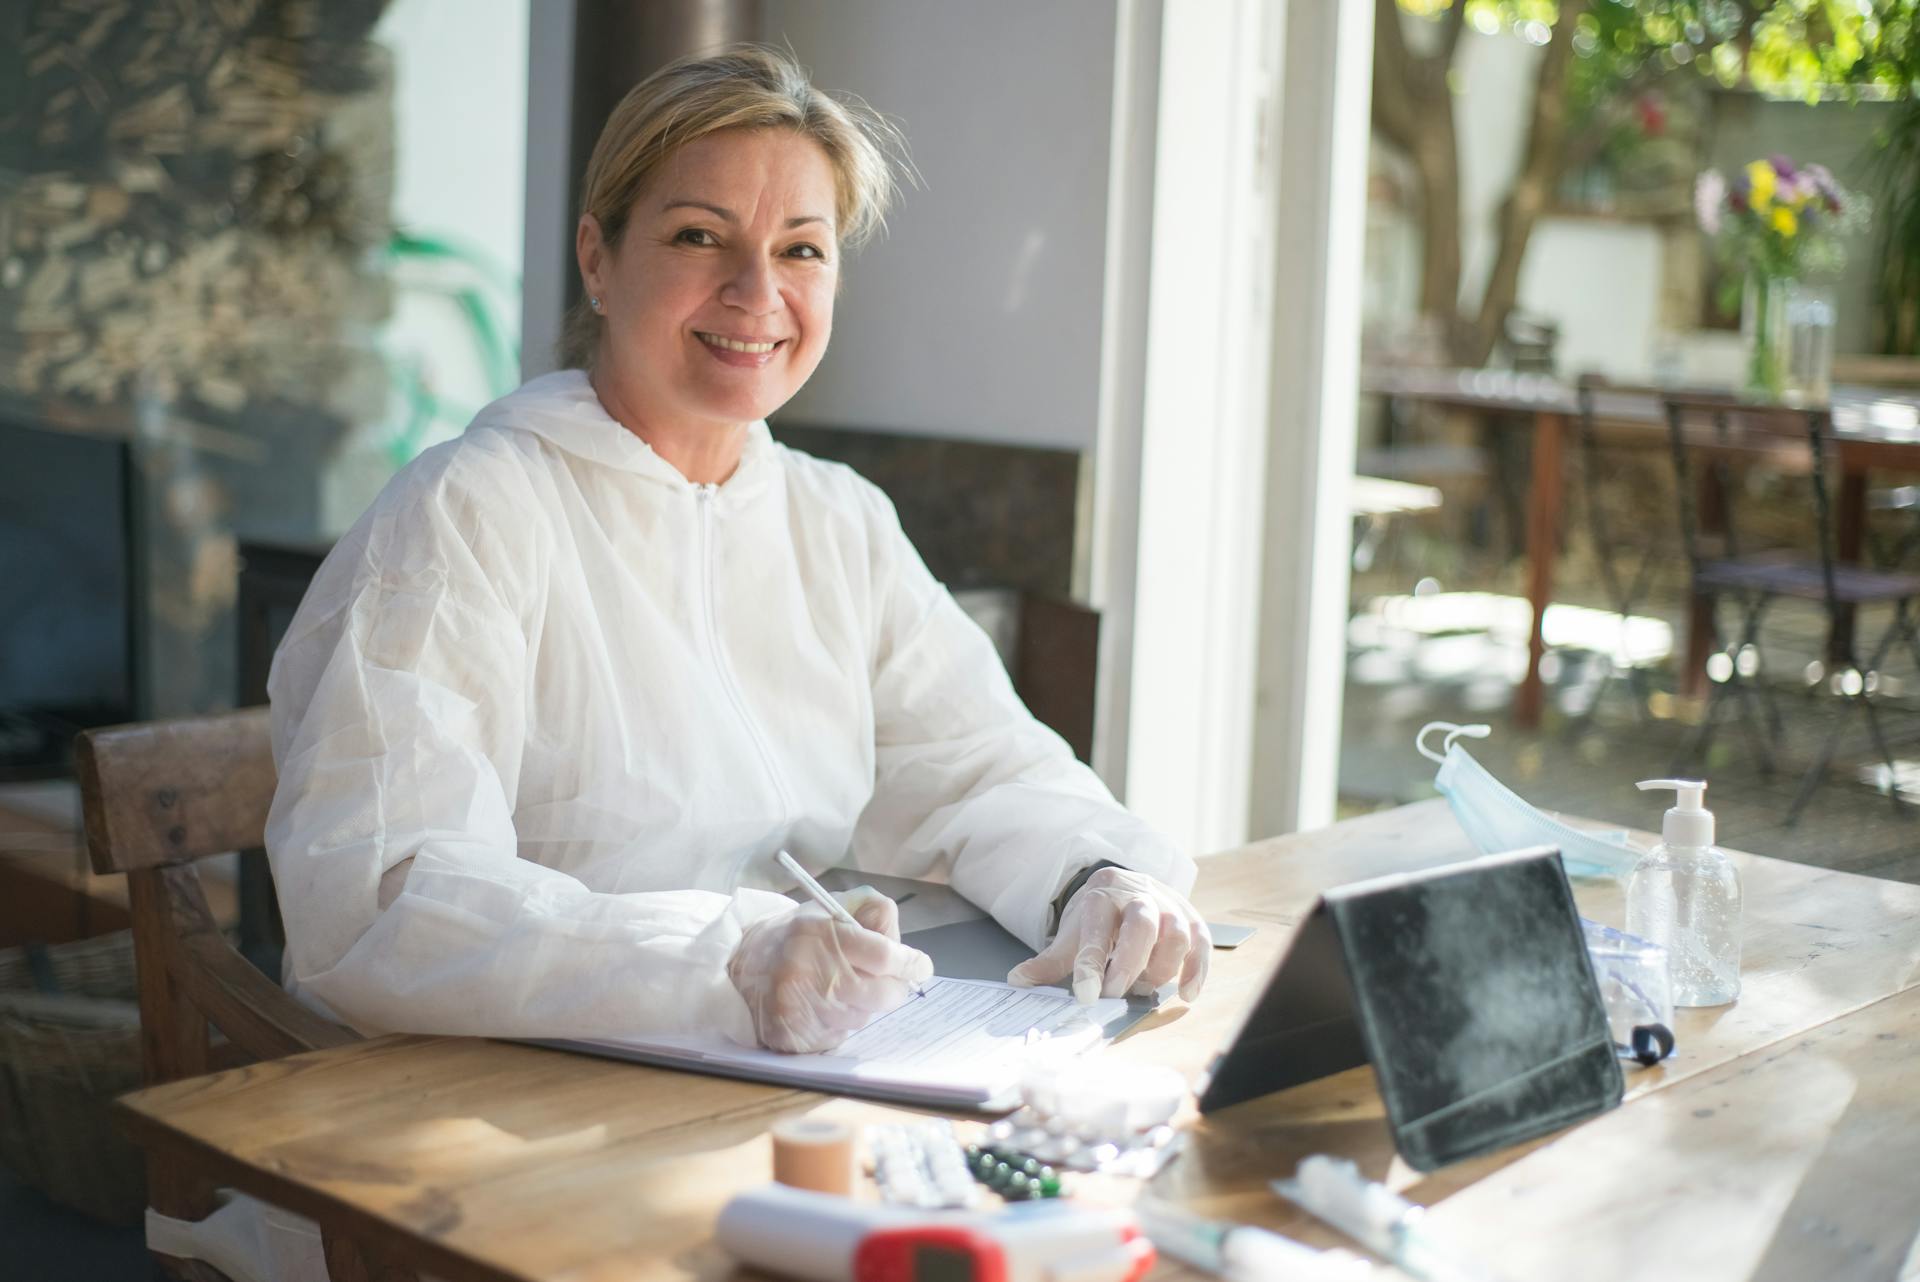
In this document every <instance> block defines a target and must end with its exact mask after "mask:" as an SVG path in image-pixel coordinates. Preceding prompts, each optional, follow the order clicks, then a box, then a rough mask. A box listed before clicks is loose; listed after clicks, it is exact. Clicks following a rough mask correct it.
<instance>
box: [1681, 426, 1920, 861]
mask: <svg viewBox="0 0 1920 1282" xmlns="http://www.w3.org/2000/svg"><path fill="white" fill-rule="evenodd" d="M1664 400H1665V406H1666V417H1667V428H1668V437H1669V441H1670V444H1671V447H1672V451H1673V465H1674V476H1675V480H1676V485H1677V489H1678V493H1679V507H1680V531H1681V539H1682V542H1683V544H1684V546H1685V548H1686V553H1687V562H1688V565H1689V568H1690V570H1691V577H1692V581H1693V587H1694V591H1695V593H1696V594H1699V595H1702V596H1705V597H1706V598H1707V599H1708V601H1709V602H1710V618H1711V620H1712V625H1713V629H1714V635H1715V637H1716V638H1719V637H1723V636H1726V635H1728V634H1727V632H1726V631H1725V630H1723V629H1722V627H1721V625H1720V610H1719V606H1720V602H1721V601H1722V600H1723V599H1726V598H1732V599H1733V601H1734V602H1735V603H1736V605H1737V607H1738V609H1739V612H1740V615H1739V626H1738V639H1737V640H1735V641H1733V642H1732V643H1731V644H1729V645H1726V646H1723V647H1722V649H1721V653H1723V654H1725V655H1726V656H1727V658H1728V660H1729V662H1730V667H1729V670H1728V672H1727V674H1726V677H1725V679H1724V680H1710V681H1709V684H1708V703H1707V709H1706V712H1705V714H1704V715H1703V716H1702V718H1701V722H1700V726H1699V729H1698V730H1697V731H1696V732H1695V734H1694V736H1693V738H1692V741H1691V742H1690V743H1689V744H1688V745H1687V746H1686V747H1685V748H1683V749H1682V751H1681V753H1680V756H1679V757H1678V758H1676V759H1675V761H1674V763H1673V771H1674V773H1675V774H1678V773H1680V772H1681V771H1682V770H1684V769H1686V768H1687V767H1688V766H1689V765H1691V764H1692V763H1693V762H1695V761H1697V760H1699V759H1700V757H1701V756H1702V754H1704V753H1705V752H1706V750H1707V748H1708V747H1709V746H1710V745H1711V743H1712V741H1713V737H1714V734H1715V731H1716V729H1717V727H1718V723H1719V720H1720V718H1721V714H1722V712H1723V711H1724V709H1725V707H1726V705H1727V703H1728V701H1729V699H1733V700H1736V701H1737V702H1738V703H1739V705H1740V712H1741V716H1742V718H1743V720H1744V721H1745V722H1746V723H1747V724H1748V725H1749V726H1751V727H1753V728H1754V730H1755V731H1756V733H1755V735H1754V736H1753V743H1754V746H1755V748H1756V750H1757V752H1758V754H1759V757H1760V766H1761V770H1762V772H1763V773H1765V774H1768V775H1771V774H1772V773H1773V770H1774V754H1775V751H1776V750H1777V749H1778V747H1779V744H1780V740H1781V736H1782V733H1783V728H1782V727H1783V723H1782V719H1781V716H1780V711H1779V707H1778V705H1777V703H1776V702H1775V700H1774V697H1773V693H1772V691H1771V690H1770V689H1769V688H1768V686H1767V684H1766V681H1765V676H1766V672H1765V665H1764V660H1763V657H1762V652H1761V649H1760V644H1759V640H1760V627H1761V624H1762V622H1763V621H1764V619H1765V617H1766V614H1767V611H1768V609H1769V608H1770V607H1771V606H1772V605H1773V603H1774V602H1775V601H1777V600H1778V599H1780V598H1781V597H1783V596H1791V597H1796V598H1799V599H1804V600H1817V601H1819V602H1820V603H1821V604H1822V606H1823V607H1824V609H1825V611H1826V615H1827V620H1828V624H1829V635H1830V636H1831V635H1832V632H1833V628H1832V625H1833V623H1834V621H1835V620H1836V619H1837V618H1838V617H1839V613H1840V610H1841V608H1842V605H1843V602H1842V599H1841V596H1842V594H1841V589H1840V586H1839V573H1838V567H1837V566H1836V563H1835V554H1834V537H1833V508H1832V501H1831V498H1830V491H1829V486H1828V480H1827V467H1828V461H1829V460H1828V449H1827V440H1828V437H1829V435H1830V430H1831V415H1830V414H1829V412H1828V411H1826V410H1825V409H1818V408H1815V409H1805V410H1797V409H1788V408H1785V407H1779V406H1765V405H1753V404H1749V403H1745V402H1741V401H1738V400H1735V399H1733V398H1730V397H1725V396H1707V395H1693V394H1686V395H1681V394H1669V395H1667V396H1666V397H1665V398H1664ZM1703 417H1704V418H1706V419H1707V420H1708V422H1709V424H1710V427H1711V435H1710V436H1709V437H1708V438H1707V439H1704V440H1702V439H1700V438H1699V436H1698V435H1697V434H1695V435H1694V436H1693V437H1692V438H1690V437H1689V425H1690V424H1692V423H1697V422H1698V420H1700V419H1701V418H1703ZM1736 429H1740V430H1739V431H1736ZM1796 435H1798V436H1799V437H1800V438H1801V439H1802V440H1804V442H1805V444H1806V448H1807V452H1808V456H1809V459H1810V464H1811V466H1810V468H1809V470H1808V479H1809V482H1810V485H1811V489H1812V494H1813V506H1814V521H1815V532H1816V537H1815V542H1816V544H1817V547H1818V559H1817V566H1818V591H1817V592H1814V591H1810V590H1809V589H1808V577H1809V575H1808V571H1809V570H1810V569H1811V566H1810V565H1809V563H1808V562H1806V561H1805V560H1804V559H1800V560H1796V561H1786V560H1780V559H1762V558H1756V557H1752V556H1743V555H1742V553H1741V551H1740V539H1739V530H1738V526H1737V523H1736V521H1735V520H1734V514H1733V511H1732V507H1731V505H1730V504H1726V503H1724V502H1723V503H1722V504H1721V508H1722V511H1721V513H1720V516H1721V520H1720V525H1721V534H1722V536H1723V538H1724V541H1725V549H1726V551H1725V555H1724V556H1721V557H1709V556H1707V555H1706V554H1705V552H1704V551H1703V550H1702V547H1701V541H1702V540H1701V530H1700V525H1701V521H1700V513H1699V511H1698V508H1697V500H1696V492H1695V483H1694V472H1693V468H1692V465H1691V463H1690V456H1691V455H1693V454H1694V453H1696V452H1704V453H1706V454H1708V455H1710V456H1711V463H1710V466H1711V467H1712V468H1713V469H1714V470H1713V474H1712V476H1711V479H1712V481H1713V482H1714V484H1715V486H1716V487H1717V490H1718V492H1719V494H1721V495H1722V496H1724V495H1726V494H1728V493H1730V487H1729V485H1728V484H1727V482H1728V478H1729V474H1730V472H1731V460H1732V459H1733V458H1735V457H1737V456H1740V455H1749V456H1756V457H1757V456H1760V455H1761V454H1762V452H1763V446H1762V444H1761V443H1762V442H1765V441H1768V440H1771V441H1772V442H1774V443H1776V444H1777V443H1781V442H1786V441H1790V440H1792V439H1793V438H1794V437H1795V436H1796ZM1743 570H1744V571H1746V572H1747V573H1746V574H1745V576H1744V577H1747V578H1749V579H1751V580H1752V581H1751V582H1748V583H1744V584H1743V583H1737V582H1735V583H1729V582H1728V579H1729V577H1733V578H1736V579H1737V578H1739V577H1742V576H1741V575H1740V573H1739V572H1740V571H1743ZM1770 575H1771V579H1772V581H1771V582H1769V576H1770ZM1875 577H1876V578H1878V579H1879V580H1880V583H1879V584H1878V586H1875V585H1872V584H1867V585H1863V586H1861V587H1858V588H1856V589H1855V590H1853V591H1852V592H1851V594H1850V595H1851V598H1852V599H1851V600H1850V601H1849V602H1846V603H1845V604H1850V605H1859V604H1867V603H1882V604H1891V605H1892V606H1893V609H1894V617H1893V621H1892V622H1891V623H1890V624H1889V625H1888V628H1887V630H1886V632H1885V633H1884V634H1883V635H1882V636H1881V638H1880V641H1879V644H1877V645H1876V646H1875V647H1874V648H1873V650H1872V652H1871V654H1870V656H1869V657H1868V659H1867V661H1866V662H1865V663H1864V664H1863V663H1861V661H1860V656H1859V650H1858V647H1857V645H1856V643H1855V642H1854V640H1853V638H1852V636H1851V635H1846V636H1844V639H1843V640H1842V641H1841V642H1840V643H1839V644H1840V645H1841V646H1842V647H1843V648H1842V649H1841V650H1840V651H1839V652H1838V653H1836V654H1835V655H1834V657H1837V658H1840V659H1842V660H1843V661H1844V662H1845V664H1846V665H1847V668H1848V669H1850V670H1851V671H1852V672H1854V673H1856V674H1858V676H1859V678H1860V679H1859V680H1858V681H1857V682H1854V683H1847V682H1842V683H1841V684H1840V686H1839V693H1840V695H1841V696H1842V697H1843V698H1845V699H1846V700H1847V707H1846V708H1845V709H1843V710H1842V713H1841V715H1840V716H1838V717H1837V718H1836V719H1835V721H1834V725H1833V728H1832V729H1831V730H1830V731H1829V733H1828V735H1827V737H1826V740H1825V742H1824V743H1823V744H1822V745H1821V748H1820V751H1819V753H1818V755H1817V756H1816V758H1815V760H1814V763H1813V765H1812V766H1811V767H1810V768H1809V769H1808V771H1807V773H1806V775H1805V776H1804V777H1803V778H1802V780H1801V783H1800V787H1799V789H1798V791H1797V792H1796V793H1795V795H1794V799H1793V802H1792V805H1791V807H1790V808H1789V810H1788V812H1787V820H1786V821H1787V822H1788V823H1789V824H1791V823H1794V822H1796V821H1797V820H1798V819H1799V817H1800V815H1801V812H1802V811H1803V810H1804V809H1805V808H1806V805H1807V802H1808V801H1809V800H1811V798H1812V796H1813V793H1814V791H1815V790H1816V789H1817V788H1818V787H1819V785H1820V782H1821V781H1822V779H1824V778H1825V776H1826V772H1827V769H1828V768H1829V767H1830V766H1831V765H1832V762H1833V757H1834V754H1835V752H1836V751H1837V749H1838V747H1839V744H1840V738H1841V735H1842V734H1843V733H1844V732H1845V730H1846V728H1847V720H1848V713H1850V712H1852V711H1854V710H1856V709H1857V710H1858V711H1859V712H1860V713H1861V714H1862V715H1863V716H1864V717H1865V719H1866V722H1867V728H1868V731H1869V733H1870V735H1871V736H1872V739H1873V744H1874V747H1875V749H1876V751H1877V752H1878V754H1879V756H1880V759H1881V761H1882V762H1883V763H1884V764H1885V765H1886V767H1887V772H1888V775H1887V777H1888V788H1887V791H1888V794H1889V797H1890V798H1891V800H1892V804H1893V807H1894V809H1895V811H1896V812H1897V813H1900V814H1903V815H1905V814H1908V813H1909V803H1906V802H1905V801H1903V799H1902V798H1901V796H1900V793H1899V789H1898V788H1897V787H1896V786H1894V780H1895V770H1894V762H1893V754H1892V751H1891V749H1890V747H1889V745H1888V741H1887V736H1886V733H1885V730H1884V728H1883V727H1882V725H1881V721H1880V713H1879V709H1878V707H1877V705H1876V703H1875V701H1874V699H1873V697H1872V696H1873V690H1872V689H1870V688H1869V687H1870V686H1871V685H1872V684H1873V683H1872V682H1869V681H1868V680H1867V677H1868V675H1869V674H1872V673H1876V672H1878V671H1879V668H1880V665H1881V664H1882V663H1883V662H1884V661H1885V659H1886V657H1887V655H1888V653H1889V652H1890V651H1891V650H1892V648H1893V646H1894V645H1895V643H1896V642H1899V641H1902V640H1904V641H1905V642H1906V644H1907V646H1908V647H1909V649H1910V651H1911V653H1912V654H1913V656H1914V660H1915V662H1916V663H1917V664H1920V619H1917V618H1916V615H1915V614H1914V612H1913V609H1912V604H1913V601H1914V600H1915V598H1916V597H1920V577H1915V576H1912V575H1896V574H1880V575H1877V576H1875ZM1795 589H1798V590H1795ZM1748 656H1751V660H1752V661H1751V664H1750V665H1745V664H1743V660H1745V659H1746V658H1747V657H1748ZM1849 684H1852V685H1856V686H1857V688H1855V689H1849V688H1848V685H1849Z"/></svg>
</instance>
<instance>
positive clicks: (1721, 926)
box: [1627, 779, 1740, 1006]
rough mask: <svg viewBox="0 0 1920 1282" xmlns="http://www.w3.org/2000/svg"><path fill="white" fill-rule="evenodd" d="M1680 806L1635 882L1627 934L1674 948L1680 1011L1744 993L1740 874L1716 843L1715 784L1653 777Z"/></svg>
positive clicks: (1671, 964) (1671, 957)
mask: <svg viewBox="0 0 1920 1282" xmlns="http://www.w3.org/2000/svg"><path fill="white" fill-rule="evenodd" d="M1640 787H1641V789H1642V790H1645V789H1648V788H1672V789H1674V790H1675V792H1677V793H1678V794H1679V796H1678V798H1677V799H1678V801H1679V804H1678V805H1676V806H1674V807H1673V808H1672V809H1671V810H1669V811H1667V814H1666V818H1665V819H1663V820H1662V821H1661V824H1660V838H1661V840H1660V844H1659V845H1658V846H1655V847H1654V848H1653V849H1652V850H1650V851H1648V852H1647V853H1646V854H1645V855H1643V856H1641V859H1640V862H1639V863H1637V864H1635V865H1634V869H1633V875H1632V876H1631V877H1630V878H1629V879H1628V880H1627V933H1628V934H1630V935H1638V936H1640V938H1642V939H1645V940H1648V941H1650V942H1652V943H1656V944H1659V945H1661V946H1662V947H1664V948H1665V949H1666V950H1667V965H1668V970H1669V972H1670V974H1671V977H1672V980H1673V1004H1674V1005H1675V1006H1722V1005H1725V1004H1726V1003H1727V1002H1730V1001H1733V1000H1734V999H1735V998H1737V997H1739V996H1740V870H1739V869H1737V868H1735V867H1734V866H1733V861H1732V860H1731V859H1729V858H1727V854H1726V852H1725V851H1723V850H1721V849H1720V848H1719V847H1717V846H1715V845H1714V844H1713V814H1712V812H1710V811H1708V810H1707V809H1706V807H1705V806H1703V805H1702V804H1701V799H1702V798H1703V797H1704V796H1705V794H1706V790H1707V785H1706V784H1704V783H1701V782H1699V781H1698V780H1689V779H1648V780H1645V781H1643V782H1642V783H1641V784H1640Z"/></svg>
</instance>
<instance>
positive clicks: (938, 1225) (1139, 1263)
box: [714, 1184, 1154, 1282]
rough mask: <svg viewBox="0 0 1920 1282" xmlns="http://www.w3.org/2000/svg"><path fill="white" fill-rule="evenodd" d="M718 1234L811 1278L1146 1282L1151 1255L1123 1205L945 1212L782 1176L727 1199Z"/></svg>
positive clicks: (843, 1281)
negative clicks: (817, 1189)
mask: <svg viewBox="0 0 1920 1282" xmlns="http://www.w3.org/2000/svg"><path fill="white" fill-rule="evenodd" d="M714 1237H715V1239H716V1240H717V1241H718V1242H719V1244H720V1246H721V1247H722V1248H723V1249H725V1250H726V1251H727V1253H728V1254H730V1255H732V1256H733V1257H734V1258H735V1259H737V1260H739V1261H740V1262H741V1263H743V1264H750V1265H752V1266H753V1267H754V1268H757V1269H764V1270H766V1271H767V1272H769V1273H778V1274H781V1275H783V1276H786V1277H791V1278H804V1279H806V1280H807V1282H1140V1278H1141V1276H1142V1275H1144V1274H1145V1273H1146V1271H1147V1270H1148V1269H1149V1268H1151V1267H1152V1266H1153V1260H1154V1251H1153V1243H1151V1242H1149V1241H1147V1239H1146V1238H1144V1237H1142V1236H1141V1235H1140V1229H1139V1226H1138V1225H1137V1224H1135V1222H1134V1218H1133V1215H1132V1214H1131V1213H1130V1212H1128V1211H1124V1210H1109V1209H1104V1208H1103V1209H1089V1208H1085V1207H1078V1206H1074V1205H1071V1204H1069V1203H1065V1202H1058V1201H1045V1202H1021V1203H1016V1204H1014V1205H1013V1206H1011V1207H1009V1208H1008V1209H1006V1210H1004V1211H1000V1212H996V1213H993V1214H982V1213H977V1212H965V1211H960V1212H949V1213H941V1212H930V1211H922V1210H916V1209H915V1208H912V1207H907V1206H894V1205H888V1204H886V1203H879V1202H856V1201H854V1200H853V1199H851V1198H844V1197H835V1196H833V1195H832V1194H829V1193H812V1192H808V1191H807V1190H805V1189H796V1188H789V1187H787V1186H786V1185H784V1184H768V1185H766V1186H765V1187H763V1188H758V1189H754V1190H752V1191H750V1192H747V1193H742V1194H740V1195H739V1196H737V1197H735V1198H734V1199H733V1200H732V1201H731V1202H728V1203H727V1205H726V1207H725V1208H724V1209H723V1210H722V1211H721V1212H720V1224H719V1227H718V1228H717V1229H716V1230H715V1233H714Z"/></svg>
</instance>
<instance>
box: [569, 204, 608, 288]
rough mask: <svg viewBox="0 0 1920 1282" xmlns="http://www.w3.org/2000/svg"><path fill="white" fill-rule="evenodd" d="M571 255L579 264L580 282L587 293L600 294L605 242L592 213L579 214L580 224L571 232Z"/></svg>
mask: <svg viewBox="0 0 1920 1282" xmlns="http://www.w3.org/2000/svg"><path fill="white" fill-rule="evenodd" d="M573 256H574V258H575V259H577V260H578V261H579V264H580V283H581V284H582V285H583V286H585V288H586V291H587V293H588V294H589V295H600V294H604V293H605V292H606V291H605V290H603V289H602V288H601V285H602V284H603V283H604V282H602V280H601V279H600V277H601V274H602V272H603V271H604V269H605V267H606V261H605V260H606V257H607V243H606V241H605V240H604V239H602V237H601V235H600V220H599V219H598V218H595V217H594V216H593V215H592V214H582V215H580V226H579V227H578V228H577V229H575V231H574V234H573Z"/></svg>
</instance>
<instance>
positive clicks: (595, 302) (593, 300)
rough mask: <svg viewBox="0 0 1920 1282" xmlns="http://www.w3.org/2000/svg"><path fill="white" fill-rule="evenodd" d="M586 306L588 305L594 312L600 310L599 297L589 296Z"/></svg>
mask: <svg viewBox="0 0 1920 1282" xmlns="http://www.w3.org/2000/svg"><path fill="white" fill-rule="evenodd" d="M587 306H589V307H591V308H593V310H594V311H596V312H597V311H599V310H600V300H599V298H598V297H589V298H588V299H587Z"/></svg>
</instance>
